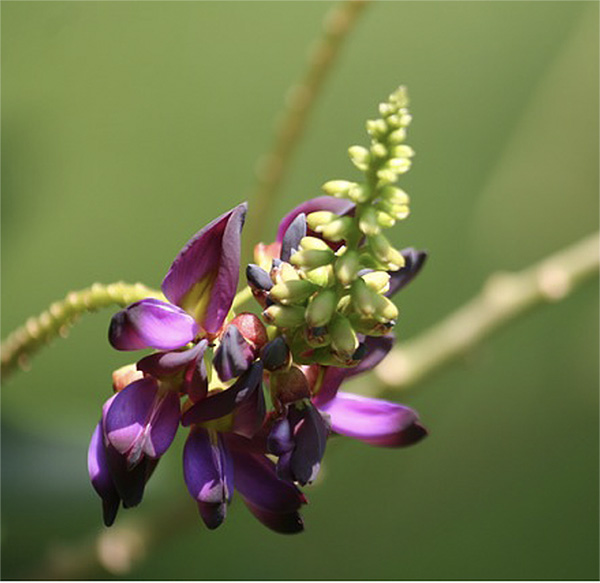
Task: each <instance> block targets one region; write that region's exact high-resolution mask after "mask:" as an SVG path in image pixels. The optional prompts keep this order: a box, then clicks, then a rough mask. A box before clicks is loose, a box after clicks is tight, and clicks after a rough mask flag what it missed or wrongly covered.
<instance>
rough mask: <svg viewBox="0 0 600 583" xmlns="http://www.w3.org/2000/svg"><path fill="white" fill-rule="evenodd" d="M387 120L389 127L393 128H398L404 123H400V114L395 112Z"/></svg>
mask: <svg viewBox="0 0 600 583" xmlns="http://www.w3.org/2000/svg"><path fill="white" fill-rule="evenodd" d="M385 121H386V123H387V125H388V127H389V128H391V129H393V130H397V129H398V128H400V127H402V125H401V123H400V116H399V115H396V114H395V113H394V114H392V115H390V116H388V117H387V118H386V120H385Z"/></svg>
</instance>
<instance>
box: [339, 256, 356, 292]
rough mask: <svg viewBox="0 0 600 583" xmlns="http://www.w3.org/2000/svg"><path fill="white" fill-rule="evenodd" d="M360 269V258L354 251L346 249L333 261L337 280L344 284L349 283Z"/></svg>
mask: <svg viewBox="0 0 600 583" xmlns="http://www.w3.org/2000/svg"><path fill="white" fill-rule="evenodd" d="M359 269H360V260H359V257H358V253H357V252H356V251H346V252H345V253H344V254H343V255H342V256H341V257H338V258H337V259H336V262H335V266H334V270H335V275H336V277H337V278H338V280H339V282H340V283H341V284H342V285H344V286H346V285H350V284H351V283H352V282H353V281H354V280H355V279H356V274H357V273H358V270H359Z"/></svg>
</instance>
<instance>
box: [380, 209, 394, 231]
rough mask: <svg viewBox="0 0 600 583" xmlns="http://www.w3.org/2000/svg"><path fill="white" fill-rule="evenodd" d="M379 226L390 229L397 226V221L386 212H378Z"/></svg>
mask: <svg viewBox="0 0 600 583" xmlns="http://www.w3.org/2000/svg"><path fill="white" fill-rule="evenodd" d="M375 214H376V216H377V224H378V225H379V226H380V227H382V228H383V229H389V228H390V227H393V226H394V225H395V224H396V219H395V218H394V217H392V216H390V215H389V214H388V213H386V212H384V211H376V213H375Z"/></svg>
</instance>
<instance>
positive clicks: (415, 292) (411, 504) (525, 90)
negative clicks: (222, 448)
mask: <svg viewBox="0 0 600 583" xmlns="http://www.w3.org/2000/svg"><path fill="white" fill-rule="evenodd" d="M331 6H332V4H331V3H329V2H291V3H287V2H220V3H217V2H6V1H4V2H2V6H1V10H2V156H3V163H2V243H3V244H2V284H3V285H2V307H3V312H2V316H3V318H2V337H5V336H6V335H7V334H8V333H9V332H10V331H11V330H12V329H14V328H15V327H16V326H18V325H20V324H21V323H22V322H24V321H25V319H26V318H27V317H28V316H30V315H32V314H37V313H39V312H40V311H42V310H43V309H44V308H45V307H47V306H48V305H49V304H50V303H51V302H52V301H54V300H56V299H59V298H62V297H64V295H65V294H66V292H67V291H68V290H71V289H79V288H82V287H86V286H88V285H89V284H91V283H92V282H94V281H100V282H107V283H108V282H112V281H116V280H119V279H125V280H127V281H131V282H133V281H138V280H140V281H143V282H145V283H146V284H148V285H151V286H158V285H159V284H160V281H161V280H162V277H163V276H164V274H165V272H166V270H167V268H168V266H169V265H170V262H171V261H172V259H173V257H174V256H175V254H176V253H177V251H178V250H179V249H180V247H181V246H182V245H183V244H184V243H185V241H186V240H187V239H188V238H189V237H190V236H191V235H192V234H193V233H194V232H196V231H197V230H198V229H199V228H200V227H201V226H203V225H204V224H205V223H207V222H208V221H209V220H211V219H212V218H213V217H214V216H216V215H217V214H220V213H222V212H224V211H226V210H227V209H229V208H230V207H232V206H234V205H235V204H237V203H238V202H239V201H241V200H244V199H246V198H247V197H248V196H249V195H250V194H251V192H252V190H253V188H254V186H255V181H254V168H255V164H256V161H257V158H258V157H259V155H261V154H262V153H264V152H265V150H266V149H267V148H268V146H269V144H270V143H271V138H272V132H273V127H274V119H275V116H276V114H277V113H278V112H279V111H280V109H281V105H282V102H283V99H284V95H285V92H286V90H287V88H288V87H289V85H290V84H291V83H292V82H293V81H295V80H296V79H297V78H298V76H299V74H300V73H301V72H302V71H303V70H304V65H305V62H306V57H307V50H308V47H309V45H310V43H311V42H312V41H313V40H314V39H315V38H316V36H317V34H318V31H319V30H320V28H321V22H322V19H323V16H324V15H325V13H326V12H327V11H328V10H329V9H330V8H331ZM400 83H404V84H407V85H408V87H409V90H410V95H411V98H412V111H413V114H414V122H413V125H412V126H411V128H410V132H409V140H408V143H410V144H411V145H413V146H414V148H415V149H416V151H417V158H416V162H415V165H414V167H413V169H412V170H411V172H410V173H409V174H408V175H406V177H405V178H404V179H403V180H402V182H401V184H402V186H403V187H404V188H405V189H406V190H407V191H408V192H409V193H410V194H411V197H412V213H413V214H412V216H411V217H410V219H409V220H408V221H406V222H405V223H403V224H401V225H399V226H398V227H397V228H396V229H395V230H394V231H393V238H394V241H395V243H397V245H398V246H400V247H402V246H407V245H413V246H416V247H419V248H426V249H428V250H429V251H430V254H431V256H430V261H429V263H428V265H427V268H426V269H425V271H424V273H423V274H422V276H421V277H419V279H418V280H416V281H415V283H414V284H412V285H411V286H410V287H409V288H408V289H407V290H406V292H404V293H403V294H402V295H401V297H400V298H399V305H400V307H401V318H400V323H399V329H398V330H399V334H400V335H401V337H402V338H403V339H408V338H410V337H411V336H414V335H417V334H418V333H419V332H420V331H422V330H424V329H425V328H426V327H428V326H429V325H432V324H434V323H435V322H436V321H438V320H439V319H440V318H441V317H443V316H444V315H446V314H448V313H449V312H450V311H452V310H453V309H455V308H457V307H459V306H460V305H461V304H462V303H463V302H464V301H466V300H468V299H469V298H470V297H471V296H472V295H473V294H475V293H476V292H477V290H478V289H479V288H480V286H481V284H482V282H483V280H484V279H485V277H486V276H487V275H489V274H490V273H492V272H493V271H495V270H497V269H519V268H522V267H526V266H527V265H528V264H530V263H531V262H533V261H536V260H538V259H540V258H542V257H544V256H545V255H547V254H548V253H551V252H554V251H556V250H558V249H560V248H561V247H563V246H565V245H568V244H570V243H572V242H575V241H577V240H578V239H579V238H581V237H583V236H585V235H587V234H589V233H591V232H593V231H594V230H596V229H597V227H598V4H597V3H596V2H574V1H569V2H567V1H564V2H560V1H558V2H435V1H432V2H380V3H374V4H373V5H371V6H369V7H368V8H367V9H366V10H365V13H364V14H363V17H362V18H361V21H360V22H359V23H358V26H357V27H356V30H355V31H354V32H353V34H352V35H351V37H350V38H349V39H348V42H347V44H346V45H345V47H344V50H343V51H342V54H341V58H340V59H339V62H338V63H337V66H336V67H335V69H334V71H333V72H332V74H331V76H330V77H329V78H328V80H327V83H326V86H325V89H324V92H323V94H322V95H321V98H320V99H319V101H318V103H317V105H316V108H315V110H314V111H313V114H312V116H311V118H310V120H309V125H308V128H307V130H308V131H307V134H306V136H305V138H304V139H303V140H302V142H301V144H300V147H299V149H298V152H297V156H296V157H295V158H294V161H293V164H292V166H291V169H290V173H289V175H288V176H287V179H286V182H285V184H284V187H283V189H282V191H281V193H280V197H279V198H278V200H277V201H276V202H275V203H274V205H273V206H274V208H273V212H272V213H271V215H269V216H268V217H266V218H265V222H264V233H263V239H264V240H265V241H269V240H271V239H272V237H273V235H274V232H275V227H276V224H277V217H278V216H280V215H281V214H282V213H283V212H285V211H286V210H288V209H290V208H291V207H292V206H294V205H295V204H297V203H299V202H300V201H302V200H304V199H305V198H308V197H312V196H316V195H318V194H319V187H320V185H321V184H322V183H323V182H324V181H325V180H328V179H331V178H344V177H345V178H352V177H355V176H356V174H354V171H353V169H352V168H351V166H350V164H349V162H348V159H347V156H346V153H345V152H346V149H347V147H348V146H349V145H351V144H354V143H364V142H365V141H366V136H365V132H364V129H363V128H364V121H365V120H366V119H367V118H369V117H373V116H374V115H375V112H376V106H377V104H378V103H379V101H381V100H382V99H384V98H385V97H386V96H387V95H388V94H389V93H390V92H391V91H392V90H393V89H395V87H396V86H397V85H399V84H400ZM110 315H111V311H110V310H108V311H104V312H100V313H97V314H94V315H89V316H86V317H84V319H83V320H82V321H81V322H80V323H79V324H78V325H77V326H76V327H75V328H74V329H73V330H72V332H71V334H70V337H69V338H68V339H67V340H58V341H56V342H55V343H54V345H53V347H52V348H50V349H47V350H45V351H44V352H43V353H41V354H39V355H38V356H37V357H36V358H35V359H34V362H33V368H32V370H31V371H30V372H27V373H26V374H23V373H19V374H16V375H15V376H14V377H13V378H12V379H10V381H8V382H6V383H5V384H4V386H3V390H2V567H3V571H2V576H3V578H24V577H29V576H31V575H32V573H36V574H37V576H43V575H44V574H45V573H44V572H43V571H42V572H40V571H36V570H35V569H36V565H38V564H40V563H41V562H42V561H43V560H44V559H45V557H46V556H47V553H48V552H51V553H56V552H57V549H58V551H60V549H61V548H62V547H63V546H64V545H69V544H77V543H79V542H81V541H82V540H83V541H85V540H86V537H91V536H92V535H93V534H94V533H95V532H98V531H100V529H101V513H100V502H99V500H98V498H97V497H96V495H95V493H94V492H93V491H92V488H91V486H90V485H89V483H88V477H87V469H86V452H87V445H88V441H89V437H90V435H91V431H92V428H93V426H94V424H95V423H96V421H97V418H98V416H99V411H100V406H101V404H102V403H103V401H104V400H105V399H106V398H107V397H108V396H109V394H110V374H111V371H112V370H113V368H115V367H117V366H120V365H122V364H125V363H127V362H128V357H127V355H125V354H119V353H117V352H115V351H113V350H111V348H110V347H109V345H108V343H107V341H106V330H107V325H108V321H109V318H110ZM597 332H598V285H597V282H589V283H587V284H586V285H584V286H583V287H582V288H580V289H579V290H577V292H576V293H575V294H574V295H573V296H572V297H570V298H568V299H567V300H566V301H565V302H564V303H559V304H556V305H552V306H545V307H543V308H541V309H539V310H537V311H535V312H534V313H531V314H528V315H526V316H524V317H522V318H520V319H519V321H516V322H514V323H513V324H512V325H510V326H509V327H507V328H505V329H503V330H502V331H501V332H500V333H498V334H496V335H495V336H494V337H493V338H491V339H489V340H488V341H486V342H485V343H484V344H483V345H482V346H480V347H478V348H477V350H475V351H473V352H472V353H471V354H469V355H468V358H466V359H464V360H463V361H461V362H458V363H455V364H454V365H452V366H451V367H449V368H447V369H446V370H444V371H443V373H442V374H438V375H436V376H435V377H432V378H431V379H428V380H427V382H425V383H422V384H421V385H420V386H418V387H416V388H415V389H414V390H411V391H410V392H406V393H405V394H403V395H398V400H402V401H403V402H406V403H408V404H410V405H411V406H413V407H416V408H417V409H418V410H419V412H420V414H421V417H422V419H423V421H424V423H425V424H426V425H427V426H428V428H429V429H430V431H431V435H430V437H429V438H428V439H427V440H425V441H424V442H423V443H421V444H419V445H418V446H416V447H414V448H410V449H407V450H398V451H391V450H378V449H375V448H371V447H369V446H367V445H364V444H360V443H357V442H352V441H350V440H345V439H338V440H334V442H332V443H331V444H330V446H329V451H328V455H327V457H326V463H325V468H324V472H323V474H324V476H323V480H321V481H320V482H319V483H318V484H316V485H314V486H313V487H310V488H307V493H308V496H309V497H310V500H311V503H310V505H309V506H308V507H307V508H306V510H305V512H304V516H305V521H306V524H307V528H306V532H305V533H304V534H303V535H300V536H296V537H282V536H278V535H275V534H273V533H271V532H270V531H267V530H266V529H265V528H264V527H262V525H260V524H259V523H258V522H257V521H255V520H254V518H253V517H252V516H251V515H250V514H249V513H248V512H247V510H246V509H245V507H244V505H243V504H242V503H241V501H240V500H239V499H238V500H235V501H234V503H233V505H232V507H231V509H230V513H229V516H228V519H227V521H226V523H225V525H224V526H223V527H222V528H221V529H219V530H218V531H216V532H209V531H207V530H206V529H205V528H204V527H203V525H202V524H201V521H200V519H199V517H198V519H197V520H196V518H195V517H194V516H192V518H193V519H192V520H185V521H181V526H180V527H178V528H176V529H175V534H174V535H172V536H166V535H165V537H164V540H162V541H161V542H160V544H159V545H158V546H156V547H154V549H153V550H152V552H151V553H150V556H148V557H147V558H146V560H144V561H142V562H141V563H139V564H138V565H137V566H136V567H135V568H134V569H133V570H132V571H130V572H128V573H124V574H121V575H118V574H117V575H115V576H117V577H125V578H133V579H138V578H143V579H161V578H162V579H165V578H166V579H340V578H343V579H597V578H598V394H597V390H598V335H597ZM364 382H366V383H368V382H369V379H368V378H366V379H365V381H364ZM182 440H183V432H181V435H179V440H178V444H177V446H176V448H175V450H174V451H169V452H168V454H167V455H166V456H165V458H164V459H163V461H162V462H161V464H160V465H159V467H158V470H157V472H156V475H155V476H154V477H153V479H152V481H151V482H150V484H149V487H148V490H147V495H146V498H145V500H144V503H143V504H142V505H141V506H140V507H139V508H137V509H134V510H130V511H127V512H122V513H121V514H120V516H119V518H118V520H117V524H119V523H121V524H126V523H127V522H128V521H130V520H136V519H139V518H140V517H146V516H149V517H151V516H152V515H155V514H157V513H158V512H163V513H164V512H167V514H168V512H169V508H171V507H175V506H177V505H178V504H181V503H183V504H187V512H188V513H189V514H192V515H194V514H195V513H196V510H195V505H194V503H193V502H192V500H191V499H189V500H187V492H186V488H185V485H184V483H183V479H182V476H181V463H180V457H179V456H180V452H178V451H177V449H180V447H181V441H182ZM186 500H187V501H186ZM46 574H47V573H46ZM87 576H88V577H90V578H94V577H95V578H98V577H100V578H106V577H108V578H110V577H112V576H113V575H112V574H110V573H107V572H105V571H101V570H97V571H92V572H89V573H88V574H87Z"/></svg>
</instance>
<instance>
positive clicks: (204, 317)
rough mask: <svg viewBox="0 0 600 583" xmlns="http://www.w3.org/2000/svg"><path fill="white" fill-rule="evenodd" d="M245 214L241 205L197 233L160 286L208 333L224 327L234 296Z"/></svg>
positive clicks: (244, 207) (244, 206)
mask: <svg viewBox="0 0 600 583" xmlns="http://www.w3.org/2000/svg"><path fill="white" fill-rule="evenodd" d="M246 211H247V205H246V204H245V203H244V204H240V205H238V206H237V207H235V208H234V209H232V210H231V211H229V212H228V213H225V214H224V215H222V216H220V217H219V218H217V219H215V220H214V221H212V222H211V223H209V224H208V225H207V226H206V227H204V229H202V230H201V231H199V232H198V233H197V234H196V235H195V236H194V237H193V238H192V239H190V241H188V243H187V244H186V245H185V247H184V248H183V249H182V250H181V252H180V253H179V255H177V257H176V258H175V261H174V262H173V264H172V265H171V268H170V269H169V272H168V273H167V275H166V277H165V279H164V280H163V283H162V291H163V293H164V294H165V296H166V297H167V298H168V299H169V301H171V302H173V303H174V304H177V305H178V306H181V307H183V308H184V309H185V310H187V311H188V312H189V313H190V314H193V316H194V317H195V318H196V320H197V321H198V323H199V324H200V325H201V326H202V327H203V328H204V329H205V330H206V331H207V332H209V333H210V334H214V333H215V332H217V331H218V330H219V328H220V327H221V325H222V324H223V321H224V320H225V318H226V316H227V314H228V312H229V309H230V308H231V304H232V302H233V297H234V296H235V291H236V288H237V284H238V279H239V269H240V242H241V231H242V227H243V225H244V219H245V217H246Z"/></svg>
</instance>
